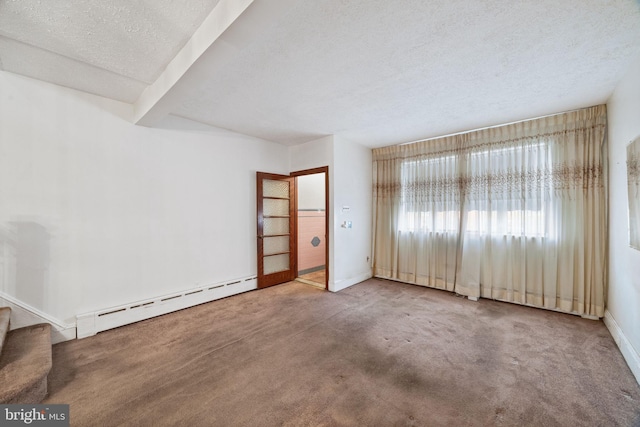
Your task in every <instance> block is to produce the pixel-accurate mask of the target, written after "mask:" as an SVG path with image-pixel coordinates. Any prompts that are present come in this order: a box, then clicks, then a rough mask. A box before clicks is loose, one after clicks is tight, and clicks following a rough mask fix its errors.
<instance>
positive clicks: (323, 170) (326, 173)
mask: <svg viewBox="0 0 640 427" xmlns="http://www.w3.org/2000/svg"><path fill="white" fill-rule="evenodd" d="M318 173H324V214H325V215H324V233H325V237H324V239H325V245H324V246H325V248H324V252H325V254H324V266H325V267H324V268H325V270H324V274H325V277H324V287H325V289H326V290H329V268H330V266H329V166H321V167H318V168H312V169H304V170H300V171H295V172H291V173H290V174H289V176H292V177H294V178H296V195H295V197H296V200H295V203H296V205H295V215H294V217H295V219H294V229H295V235H296V243H295V248H296V249H295V251H296V256H295V260H296V277H298V270H297V269H298V194H297V193H298V180H297V178H298V177H299V176H304V175H315V174H318Z"/></svg>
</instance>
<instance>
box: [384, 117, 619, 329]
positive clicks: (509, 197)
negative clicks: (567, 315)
mask: <svg viewBox="0 0 640 427" xmlns="http://www.w3.org/2000/svg"><path fill="white" fill-rule="evenodd" d="M606 121H607V118H606V107H605V106H604V105H601V106H596V107H591V108H587V109H583V110H579V111H573V112H569V113H564V114H558V115H555V116H550V117H544V118H540V119H535V120H529V121H526V122H519V123H515V124H510V125H505V126H501V127H495V128H489V129H484V130H480V131H475V132H469V133H465V134H460V135H454V136H450V137H444V138H439V139H432V140H427V141H422V142H418V143H413V144H406V145H401V146H393V147H385V148H379V149H375V150H374V151H373V203H374V207H373V211H374V224H373V236H374V242H373V268H374V275H376V276H377V277H384V278H390V279H396V280H400V281H404V282H408V283H414V284H418V285H423V286H429V287H434V288H438V289H446V290H449V291H453V292H457V293H459V294H462V295H466V296H469V297H483V298H492V299H497V300H502V301H509V302H515V303H520V304H529V305H534V306H537V307H543V308H549V309H556V310H561V311H565V312H571V313H577V314H580V315H589V316H598V317H602V316H603V315H604V307H605V297H606V250H607V249H606V248H607V235H606V231H607V197H606V153H607V147H606Z"/></svg>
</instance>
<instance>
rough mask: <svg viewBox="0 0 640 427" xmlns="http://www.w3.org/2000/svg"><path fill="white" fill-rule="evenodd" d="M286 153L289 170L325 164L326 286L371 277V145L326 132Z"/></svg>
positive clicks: (342, 285)
mask: <svg viewBox="0 0 640 427" xmlns="http://www.w3.org/2000/svg"><path fill="white" fill-rule="evenodd" d="M290 154H291V163H290V168H291V170H292V171H297V170H304V169H311V168H315V167H320V166H329V209H330V211H329V290H331V291H334V292H335V291H339V290H341V289H344V288H346V287H348V286H351V285H354V284H356V283H359V282H361V281H363V280H366V279H367V278H369V277H371V267H370V264H369V261H368V260H367V257H369V256H370V254H371V162H372V159H371V149H369V148H366V147H364V146H362V145H359V144H355V143H352V142H350V141H347V140H345V139H342V138H339V137H334V136H328V137H324V138H320V139H317V140H315V141H311V142H308V143H306V144H302V145H299V146H293V147H291V149H290ZM344 206H348V207H349V212H343V207H344ZM343 221H351V223H352V228H350V229H348V228H343V227H342V226H341V224H342V222H343Z"/></svg>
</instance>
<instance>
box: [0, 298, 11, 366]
mask: <svg viewBox="0 0 640 427" xmlns="http://www.w3.org/2000/svg"><path fill="white" fill-rule="evenodd" d="M10 319H11V309H10V308H9V307H0V355H2V347H3V345H4V340H5V338H6V336H7V334H8V333H9V320H10Z"/></svg>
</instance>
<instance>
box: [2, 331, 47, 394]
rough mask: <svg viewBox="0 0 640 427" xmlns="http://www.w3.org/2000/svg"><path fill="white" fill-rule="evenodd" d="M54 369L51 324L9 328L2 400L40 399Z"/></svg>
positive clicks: (4, 357)
mask: <svg viewBox="0 0 640 427" xmlns="http://www.w3.org/2000/svg"><path fill="white" fill-rule="evenodd" d="M50 370H51V325H49V324H47V323H41V324H38V325H33V326H26V327H24V328H19V329H14V330H12V331H9V333H8V334H7V338H6V342H5V345H4V348H3V349H2V354H0V403H3V404H4V403H40V402H41V401H42V400H43V399H44V397H45V396H46V394H47V375H49V371H50Z"/></svg>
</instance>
